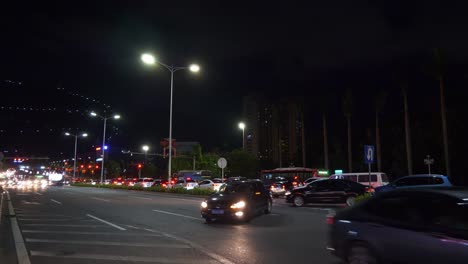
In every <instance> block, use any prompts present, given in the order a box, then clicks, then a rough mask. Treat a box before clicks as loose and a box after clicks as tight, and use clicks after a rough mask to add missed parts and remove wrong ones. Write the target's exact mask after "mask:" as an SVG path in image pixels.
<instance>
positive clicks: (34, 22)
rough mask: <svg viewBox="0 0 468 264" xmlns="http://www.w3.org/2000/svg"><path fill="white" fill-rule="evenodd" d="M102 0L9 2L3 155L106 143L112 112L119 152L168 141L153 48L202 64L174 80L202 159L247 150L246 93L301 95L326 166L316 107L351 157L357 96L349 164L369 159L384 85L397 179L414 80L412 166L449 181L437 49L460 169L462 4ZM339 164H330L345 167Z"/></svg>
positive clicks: (465, 77)
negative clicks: (105, 126)
mask: <svg viewBox="0 0 468 264" xmlns="http://www.w3.org/2000/svg"><path fill="white" fill-rule="evenodd" d="M64 2H66V3H64ZM96 2H99V3H94V2H90V3H87V2H85V1H79V2H76V1H75V2H70V1H62V2H61V3H51V2H49V3H44V2H43V1H40V2H34V4H31V3H22V4H21V5H18V6H9V5H5V4H2V7H1V8H0V22H1V25H2V26H1V33H2V37H1V41H0V87H1V97H0V98H2V100H1V102H0V106H3V107H12V109H11V110H10V109H7V108H5V109H0V117H1V120H2V122H0V130H3V132H1V131H0V135H1V137H0V139H1V140H0V148H3V149H4V150H9V151H13V150H14V149H19V150H20V151H21V152H22V153H25V154H28V155H32V154H35V155H49V156H56V155H57V153H60V152H63V153H70V152H71V151H72V142H71V141H70V140H69V139H66V138H64V137H63V136H62V134H61V133H62V132H63V131H64V130H68V129H69V128H72V129H75V128H80V129H82V130H86V131H87V132H89V133H90V135H91V137H90V139H88V140H87V141H86V142H85V143H82V144H81V145H80V146H82V147H83V148H85V147H86V148H88V147H90V146H91V145H93V144H98V143H99V142H100V137H101V125H102V123H101V122H99V121H97V120H93V119H91V118H90V117H88V116H87V114H86V111H88V110H96V111H101V112H102V111H103V110H104V108H105V109H107V111H110V112H113V113H119V114H121V115H122V120H120V121H118V122H114V123H113V124H112V126H110V129H111V130H112V132H111V133H110V134H111V137H112V139H111V142H113V144H115V146H118V147H119V148H127V149H138V148H139V147H140V146H141V144H143V143H149V144H150V145H152V146H157V145H159V140H160V139H161V138H163V137H167V134H168V116H169V84H170V74H169V72H168V71H167V70H165V69H163V68H162V67H156V68H148V67H146V66H144V65H142V63H141V61H140V54H141V53H143V52H152V53H154V54H155V55H156V56H157V57H158V58H159V59H160V60H161V61H163V62H164V63H166V64H174V65H177V66H186V65H188V64H190V63H192V62H196V63H198V64H200V65H201V67H202V70H201V72H200V73H199V74H197V75H193V74H191V73H190V72H188V71H181V72H177V73H176V76H175V83H174V87H175V90H174V91H175V93H174V96H175V97H174V138H176V139H178V140H180V141H199V142H201V143H202V145H203V147H204V149H205V150H212V149H214V148H218V149H221V150H225V151H228V150H232V149H233V148H238V147H240V145H241V133H240V131H239V130H238V129H237V122H238V121H240V120H241V118H242V96H244V95H247V94H249V93H252V92H258V93H264V94H268V95H270V96H272V97H280V96H284V95H290V96H299V97H304V99H305V101H306V106H307V108H308V115H307V119H306V133H307V134H308V135H309V136H310V138H311V140H310V142H308V149H309V150H308V151H309V152H310V155H309V157H310V158H311V159H314V160H316V162H315V161H314V163H320V162H321V161H320V158H321V157H320V153H321V152H320V151H321V148H322V146H321V145H320V144H321V142H320V140H321V134H320V129H321V119H320V116H321V111H322V110H321V109H325V111H327V113H328V114H329V115H330V121H329V124H330V133H331V134H330V140H331V141H332V142H330V144H331V145H333V144H334V145H337V148H340V146H341V148H342V151H343V152H346V149H345V147H346V145H345V144H346V138H345V135H346V134H345V129H346V127H345V119H344V116H343V110H342V97H343V95H344V91H345V90H346V89H350V90H351V91H352V93H353V97H354V109H353V110H354V113H353V117H354V119H353V120H354V121H353V137H354V143H355V147H354V151H355V153H354V156H355V159H356V162H360V159H361V157H360V155H361V150H360V147H361V146H360V145H359V144H365V143H367V142H368V141H371V140H372V136H369V129H370V130H371V131H373V126H374V119H373V115H374V114H373V112H372V111H373V110H372V109H373V107H374V106H373V98H374V96H375V94H376V93H377V92H378V91H381V90H384V91H387V92H388V93H389V96H388V100H387V102H386V104H385V107H384V113H383V116H382V122H383V128H382V129H383V132H382V133H383V135H382V136H383V142H382V144H383V146H382V147H383V154H384V159H385V160H386V161H385V163H384V165H385V166H386V167H387V168H388V169H387V170H393V171H394V173H395V174H399V173H400V174H401V173H403V172H402V170H404V168H405V165H404V163H402V161H401V159H404V156H405V152H404V148H400V147H399V146H400V144H404V134H402V133H403V130H402V129H403V112H402V111H403V107H402V101H401V93H400V89H401V83H408V87H409V88H408V89H409V99H410V110H411V120H412V121H414V124H412V129H413V131H412V136H413V141H414V146H413V151H414V162H415V169H416V170H418V169H419V170H422V169H423V168H424V164H423V163H422V159H423V158H424V156H425V155H426V154H428V153H430V154H432V156H434V157H435V159H436V166H435V169H436V171H439V172H443V162H442V146H441V144H442V143H441V142H442V139H441V128H440V104H439V97H438V82H437V80H436V78H435V74H434V72H435V70H434V69H435V66H434V58H433V54H432V51H433V48H440V49H441V50H442V52H443V54H444V61H445V64H444V70H445V78H446V88H447V91H446V93H447V109H448V119H449V123H448V129H449V140H450V151H451V156H452V158H453V160H452V161H451V163H452V166H453V170H454V172H458V173H463V172H464V171H465V165H463V163H464V162H463V161H464V159H465V157H466V155H465V154H464V153H465V149H466V148H465V147H466V146H467V145H468V144H467V139H466V136H465V135H466V132H467V126H466V121H467V120H466V119H467V118H466V114H467V109H466V107H465V105H464V103H465V100H466V95H465V90H466V87H468V74H467V73H468V71H467V69H468V67H467V66H468V50H467V47H468V37H467V34H466V32H467V30H466V29H467V28H468V27H467V26H468V16H466V6H462V5H459V6H456V5H449V4H447V3H446V2H447V1H385V2H384V1H373V2H374V3H369V1H341V0H340V1H338V0H337V1H320V2H317V3H315V2H314V3H311V1H304V2H303V3H301V2H293V1H283V2H282V3H281V4H274V3H273V2H271V1H268V2H267V1H265V2H263V3H252V2H249V3H240V2H236V4H233V3H229V4H228V3H227V2H224V1H216V2H215V1H213V2H211V1H186V2H184V1H164V2H163V1H124V3H123V2H120V1H96ZM305 3H307V4H305ZM10 81H12V82H10ZM57 88H60V89H57ZM82 96H83V97H82ZM86 98H88V99H86ZM93 100H95V101H99V102H100V103H96V102H93ZM104 103H105V104H106V105H109V106H110V107H105V106H103V104H104ZM16 107H20V108H33V109H41V110H40V111H35V110H30V111H27V110H16ZM49 108H51V109H52V110H48V109H49ZM54 108H55V109H56V110H53V109H54ZM42 109H47V110H42ZM67 110H68V111H69V112H67ZM315 110H316V111H315ZM70 111H71V112H72V113H70ZM36 130H40V131H39V132H36ZM19 131H23V132H22V133H19ZM387 131H388V132H387ZM372 133H373V132H372ZM427 142H432V143H433V144H428V143H427ZM371 143H372V142H371ZM390 146H391V147H390ZM403 146H404V145H403ZM332 152H333V150H332ZM339 163H340V162H339V161H336V162H335V164H334V166H335V167H339V166H341V167H344V166H345V164H339ZM393 163H396V164H397V165H394V164H393ZM437 163H438V164H437ZM465 163H466V162H465ZM332 166H333V161H332Z"/></svg>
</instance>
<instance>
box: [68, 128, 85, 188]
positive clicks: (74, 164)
mask: <svg viewBox="0 0 468 264" xmlns="http://www.w3.org/2000/svg"><path fill="white" fill-rule="evenodd" d="M65 136H73V137H75V156H74V158H73V181H74V180H75V175H76V152H77V149H78V137H87V136H88V134H87V133H82V134H76V135H75V134H72V133H69V132H65Z"/></svg>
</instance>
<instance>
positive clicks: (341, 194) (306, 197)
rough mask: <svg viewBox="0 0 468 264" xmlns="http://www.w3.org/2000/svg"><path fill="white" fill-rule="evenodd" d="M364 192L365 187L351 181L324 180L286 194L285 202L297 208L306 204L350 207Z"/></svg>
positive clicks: (365, 190)
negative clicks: (335, 204) (340, 204)
mask: <svg viewBox="0 0 468 264" xmlns="http://www.w3.org/2000/svg"><path fill="white" fill-rule="evenodd" d="M366 192H367V187H366V186H364V185H362V184H359V183H356V182H353V181H348V180H338V179H325V180H317V181H314V182H312V183H309V184H308V185H307V186H304V187H298V188H294V189H293V190H291V191H290V192H286V202H288V203H292V204H293V205H294V206H298V207H300V206H303V205H304V204H306V203H346V204H347V205H352V204H354V199H355V198H356V197H357V196H359V195H361V194H364V193H366Z"/></svg>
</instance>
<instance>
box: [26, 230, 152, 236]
mask: <svg viewBox="0 0 468 264" xmlns="http://www.w3.org/2000/svg"><path fill="white" fill-rule="evenodd" d="M23 233H28V234H63V235H109V236H133V237H134V236H139V237H161V235H160V234H138V235H136V234H135V233H112V232H86V231H49V230H23Z"/></svg>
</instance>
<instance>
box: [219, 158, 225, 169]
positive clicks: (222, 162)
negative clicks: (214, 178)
mask: <svg viewBox="0 0 468 264" xmlns="http://www.w3.org/2000/svg"><path fill="white" fill-rule="evenodd" d="M226 166H227V160H226V159H225V158H219V159H218V167H220V168H221V169H224V168H226Z"/></svg>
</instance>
